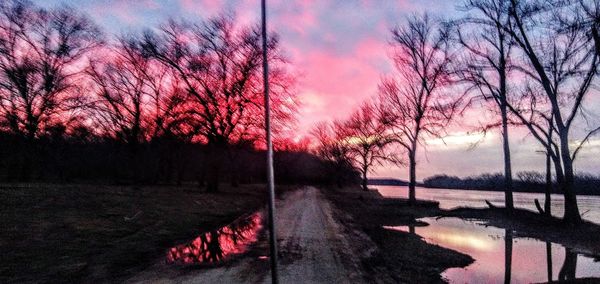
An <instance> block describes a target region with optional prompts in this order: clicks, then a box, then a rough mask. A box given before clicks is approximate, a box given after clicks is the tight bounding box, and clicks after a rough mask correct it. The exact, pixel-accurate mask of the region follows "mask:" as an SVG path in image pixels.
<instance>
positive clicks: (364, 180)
mask: <svg viewBox="0 0 600 284" xmlns="http://www.w3.org/2000/svg"><path fill="white" fill-rule="evenodd" d="M362 189H363V190H369V188H368V187H367V171H366V170H363V171H362Z"/></svg>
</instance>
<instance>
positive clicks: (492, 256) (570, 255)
mask: <svg viewBox="0 0 600 284" xmlns="http://www.w3.org/2000/svg"><path fill="white" fill-rule="evenodd" d="M419 220H420V221H423V222H426V223H428V224H430V225H429V226H425V227H416V228H415V227H412V226H411V227H410V228H409V227H407V226H393V227H391V226H390V227H385V228H387V229H391V230H400V231H406V232H411V233H416V234H418V235H420V236H421V237H423V238H424V239H425V241H427V242H429V243H432V244H437V245H439V246H442V247H445V248H449V249H453V250H456V251H459V252H462V253H465V254H468V255H470V256H471V257H473V258H474V259H475V262H473V263H472V264H471V265H469V266H467V267H465V268H450V269H447V270H446V271H444V273H443V274H442V277H444V278H445V279H447V280H448V281H449V282H450V283H502V282H504V281H505V279H508V280H510V281H509V282H512V283H539V282H547V281H548V282H549V281H557V280H572V279H579V278H587V277H600V262H598V261H595V260H594V259H593V258H590V257H587V256H583V255H578V254H577V253H575V252H573V251H572V250H570V249H568V248H565V247H563V246H561V245H559V244H555V243H550V242H543V241H540V240H536V239H531V238H520V237H519V238H517V237H514V236H513V232H512V231H510V230H505V229H500V228H496V227H492V226H484V225H483V224H482V223H481V222H478V221H466V220H463V219H460V218H454V217H451V218H440V219H436V218H422V219H419Z"/></svg>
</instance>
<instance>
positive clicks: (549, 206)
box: [544, 149, 552, 216]
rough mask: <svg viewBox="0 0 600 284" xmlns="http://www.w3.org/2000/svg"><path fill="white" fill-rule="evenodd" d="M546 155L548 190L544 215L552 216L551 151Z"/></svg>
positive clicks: (546, 190)
mask: <svg viewBox="0 0 600 284" xmlns="http://www.w3.org/2000/svg"><path fill="white" fill-rule="evenodd" d="M547 151H548V152H547V153H546V188H545V197H546V199H545V200H544V214H546V216H552V200H551V198H552V196H551V194H552V164H551V158H550V152H549V151H550V149H548V150H547Z"/></svg>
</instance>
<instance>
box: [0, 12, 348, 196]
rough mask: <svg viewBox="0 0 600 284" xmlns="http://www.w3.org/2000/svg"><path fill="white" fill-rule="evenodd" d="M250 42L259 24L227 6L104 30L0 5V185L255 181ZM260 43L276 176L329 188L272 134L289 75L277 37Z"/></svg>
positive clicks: (306, 157) (277, 129)
mask: <svg viewBox="0 0 600 284" xmlns="http://www.w3.org/2000/svg"><path fill="white" fill-rule="evenodd" d="M260 42H261V32H260V29H259V27H258V25H246V26H241V25H238V24H237V21H236V19H235V16H234V15H229V14H222V15H219V16H216V17H212V18H209V19H194V20H193V21H188V20H185V19H170V20H169V21H166V22H165V23H162V24H161V25H159V26H158V27H146V29H145V31H144V32H137V33H136V32H132V33H127V34H124V35H120V36H112V35H106V34H105V33H104V32H102V30H101V29H100V27H98V26H97V25H96V24H95V23H93V22H92V21H91V20H90V17H89V16H87V15H85V14H83V13H81V12H79V11H77V10H75V9H73V8H71V7H68V6H65V5H61V6H57V7H51V8H42V7H39V6H36V5H35V4H33V3H32V2H30V1H27V0H9V1H2V2H0V180H2V181H59V182H71V181H86V182H87V181H99V182H109V183H112V182H116V183H132V184H138V183H177V184H181V183H184V182H192V181H193V182H196V183H198V184H200V185H205V186H206V189H207V190H208V191H217V190H218V185H219V183H223V182H231V183H232V184H234V185H236V184H238V183H246V182H262V181H263V179H264V177H265V169H264V168H265V167H264V163H265V162H264V161H265V155H264V152H263V151H261V150H260V149H262V147H263V144H264V143H262V142H261V141H263V140H264V139H263V138H264V127H263V126H264V116H263V114H264V107H263V106H264V100H263V90H262V88H263V84H262V69H261V66H262V60H263V59H262V53H263V52H262V51H263V50H262V48H263V47H262V45H261V44H260ZM266 48H267V49H268V50H267V54H268V60H269V67H270V68H269V75H270V76H269V77H270V90H271V92H270V94H271V110H272V114H273V132H274V133H275V134H276V138H278V139H279V141H280V142H282V143H283V144H281V145H276V147H277V149H278V150H279V151H277V153H276V155H275V159H276V161H275V162H276V163H277V164H278V165H279V167H278V169H277V170H278V173H277V174H278V175H277V181H278V182H293V183H303V182H313V183H314V182H328V180H330V179H331V180H332V181H331V182H332V183H333V182H335V183H339V181H337V180H335V179H337V177H336V175H333V174H330V173H331V172H332V171H334V170H331V169H330V168H331V165H330V164H329V163H328V162H325V161H324V160H321V159H319V158H317V157H316V156H314V155H312V154H310V153H309V152H308V149H307V148H306V147H305V148H294V145H292V144H294V143H288V142H289V141H287V142H286V139H285V138H282V137H286V135H287V134H286V131H288V132H289V131H291V129H293V125H294V122H295V115H296V92H295V89H294V76H292V74H290V72H291V71H289V70H290V68H288V61H287V59H286V58H285V56H283V53H282V51H281V47H280V44H279V37H278V35H277V34H275V33H270V34H269V35H268V43H267V46H266ZM290 141H291V140H290ZM286 143H287V144H290V145H285V144H286ZM346 170H347V173H346V174H344V175H348V176H354V175H355V173H354V171H353V170H352V169H346ZM335 172H338V170H335ZM344 179H346V177H345V178H344ZM334 180H335V181H334ZM349 180H351V178H350V179H349Z"/></svg>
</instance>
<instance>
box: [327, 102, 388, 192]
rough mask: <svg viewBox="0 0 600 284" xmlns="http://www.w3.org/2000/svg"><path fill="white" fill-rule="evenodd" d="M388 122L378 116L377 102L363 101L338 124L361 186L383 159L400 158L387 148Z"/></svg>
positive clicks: (340, 135)
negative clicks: (388, 151) (395, 156)
mask: <svg viewBox="0 0 600 284" xmlns="http://www.w3.org/2000/svg"><path fill="white" fill-rule="evenodd" d="M385 127H386V125H385V124H383V123H382V122H381V120H380V119H379V117H378V115H377V112H376V109H375V106H374V105H373V104H371V103H363V104H362V105H361V106H360V107H359V109H358V110H357V111H355V112H354V113H353V114H352V115H351V116H350V117H349V118H348V120H346V121H344V122H343V123H338V124H337V125H336V128H337V129H336V131H337V133H338V135H337V136H338V137H339V139H341V142H342V143H343V144H345V146H346V147H347V149H348V152H347V153H348V157H349V158H350V160H351V161H352V163H353V164H354V165H355V166H356V167H357V168H358V170H359V171H360V173H361V176H362V188H363V190H368V188H367V181H368V180H367V174H368V173H369V172H370V171H371V170H372V169H373V166H376V165H381V164H382V163H383V162H385V161H388V162H398V161H397V160H396V159H395V158H394V155H391V154H390V153H387V152H386V149H387V148H388V145H389V144H390V142H391V140H390V138H389V137H388V136H387V134H386V129H385Z"/></svg>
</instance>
